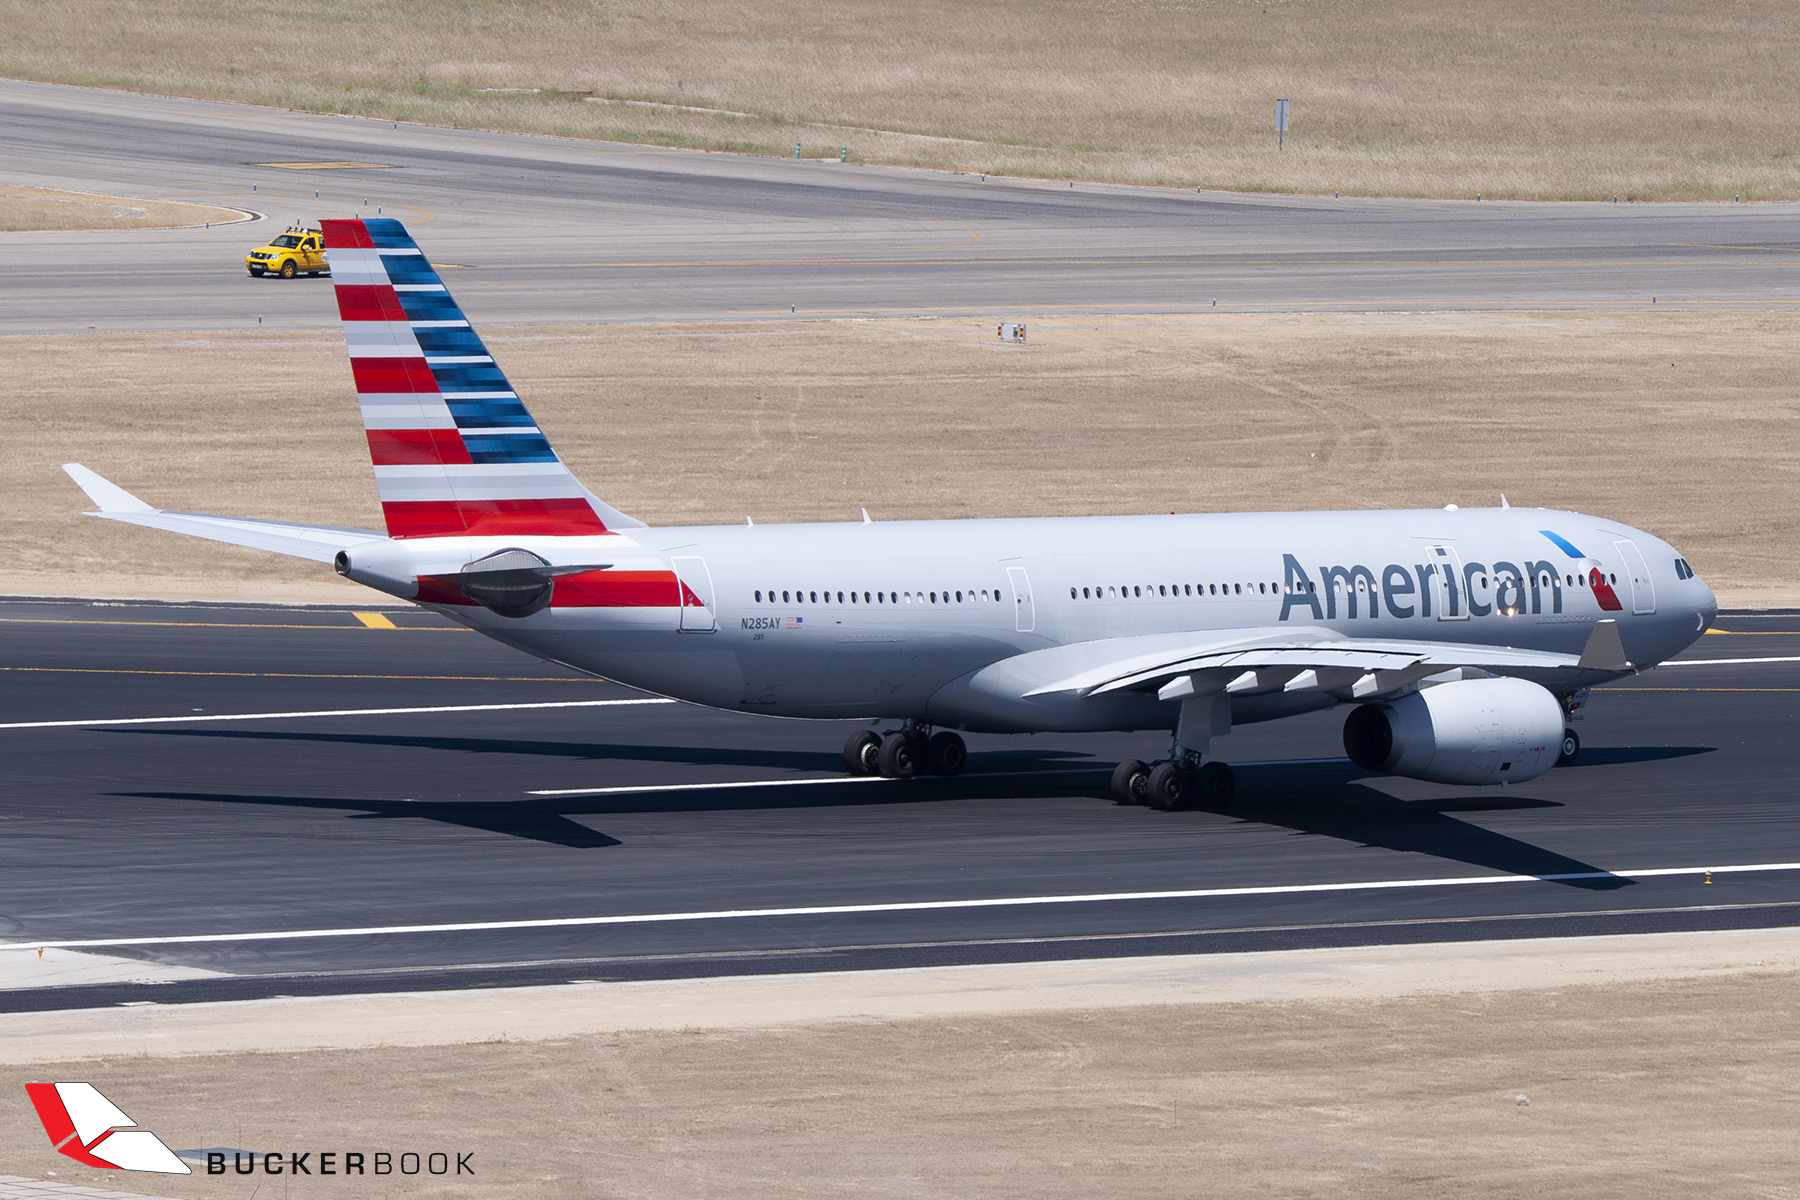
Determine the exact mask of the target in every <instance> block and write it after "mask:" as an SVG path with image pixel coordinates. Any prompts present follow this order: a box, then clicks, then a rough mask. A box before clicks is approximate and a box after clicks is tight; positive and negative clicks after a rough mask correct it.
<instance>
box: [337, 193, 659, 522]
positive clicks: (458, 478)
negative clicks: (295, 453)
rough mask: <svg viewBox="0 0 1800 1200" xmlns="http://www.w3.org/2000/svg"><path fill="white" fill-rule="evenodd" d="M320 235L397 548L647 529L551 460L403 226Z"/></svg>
mask: <svg viewBox="0 0 1800 1200" xmlns="http://www.w3.org/2000/svg"><path fill="white" fill-rule="evenodd" d="M321 224H322V225H323V227H324V231H325V246H326V248H327V249H328V250H329V251H330V252H331V276H332V281H333V283H335V284H336V286H337V301H338V312H339V314H340V315H341V316H342V317H343V319H344V340H345V342H346V343H347V345H348V348H349V351H350V369H351V371H352V372H353V373H354V374H355V376H356V394H357V398H358V399H359V400H360V401H361V402H362V416H363V429H364V430H365V431H366V432H367V434H368V437H369V457H370V458H371V459H373V460H374V463H375V482H376V485H377V486H378V488H379V489H380V493H381V508H382V511H383V513H384V514H385V515H386V517H387V528H388V533H389V534H390V535H391V536H393V537H446V536H451V535H459V534H473V535H497V536H505V535H512V534H533V533H535V534H556V535H580V534H599V533H605V532H607V528H608V524H609V523H610V524H611V525H612V527H613V528H621V527H637V526H641V524H642V523H641V522H639V521H634V520H632V519H631V518H629V517H626V516H625V515H624V514H623V513H620V512H617V511H616V510H614V509H612V508H609V507H608V506H606V505H604V504H602V503H601V502H600V501H599V500H598V499H597V498H596V497H595V496H594V494H593V493H592V492H589V491H588V490H587V489H586V488H584V487H583V486H582V485H581V483H580V481H579V480H577V479H576V478H575V476H574V475H572V474H570V473H569V469H568V468H567V467H565V466H564V465H563V463H562V460H561V459H559V458H557V457H556V452H555V451H554V450H552V449H551V448H550V443H549V441H548V440H546V439H545V437H544V435H543V433H542V432H540V431H539V429H538V427H537V423H536V422H535V421H533V420H532V419H531V414H530V413H528V412H526V411H525V406H524V405H523V404H521V403H520V402H519V396H518V393H517V392H515V391H513V389H512V385H511V384H509V383H507V381H506V376H505V375H503V374H501V373H500V368H499V367H498V366H496V365H495V363H494V358H493V356H492V355H491V354H489V353H488V351H487V347H486V346H484V345H482V343H481V338H480V337H478V336H477V335H476V333H475V330H474V329H473V328H471V327H470V325H469V322H468V320H467V318H465V317H464V316H463V314H462V310H461V309H459V308H457V306H456V301H454V300H452V299H451V298H450V291H449V289H448V288H446V287H445V286H444V283H443V281H442V280H441V279H439V278H438V275H437V272H436V271H434V270H433V269H432V266H431V264H430V263H429V262H427V261H426V259H425V255H424V254H423V253H422V252H421V251H420V250H419V247H418V246H417V244H415V243H414V242H413V240H412V237H411V236H410V235H408V233H407V232H406V227H405V226H403V225H402V224H401V223H400V222H398V221H395V220H391V219H375V220H340V221H324V222H321Z"/></svg>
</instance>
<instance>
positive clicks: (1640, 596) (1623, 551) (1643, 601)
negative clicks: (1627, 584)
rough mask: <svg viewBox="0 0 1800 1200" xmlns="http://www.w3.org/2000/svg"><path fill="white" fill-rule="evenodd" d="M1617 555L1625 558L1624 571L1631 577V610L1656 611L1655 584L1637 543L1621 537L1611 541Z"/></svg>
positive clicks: (1639, 611) (1641, 613)
mask: <svg viewBox="0 0 1800 1200" xmlns="http://www.w3.org/2000/svg"><path fill="white" fill-rule="evenodd" d="M1613 545H1614V547H1616V548H1617V549H1618V551H1619V557H1620V558H1622V559H1624V560H1625V573H1626V574H1627V575H1629V576H1630V577H1631V611H1632V612H1634V613H1637V614H1639V615H1640V616H1641V615H1644V614H1647V613H1653V612H1655V611H1656V585H1655V584H1654V583H1651V582H1650V568H1649V566H1648V565H1647V564H1645V562H1644V555H1643V553H1642V552H1641V551H1640V550H1638V548H1637V543H1636V542H1634V541H1632V540H1631V539H1629V538H1621V539H1620V540H1618V541H1616V542H1614V543H1613Z"/></svg>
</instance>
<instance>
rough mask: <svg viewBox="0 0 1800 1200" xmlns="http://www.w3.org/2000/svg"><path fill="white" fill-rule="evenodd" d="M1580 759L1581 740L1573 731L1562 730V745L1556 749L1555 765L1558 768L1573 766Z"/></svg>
mask: <svg viewBox="0 0 1800 1200" xmlns="http://www.w3.org/2000/svg"><path fill="white" fill-rule="evenodd" d="M1580 757H1581V738H1580V737H1579V736H1578V735H1577V734H1576V732H1575V731H1574V730H1573V729H1564V730H1563V740H1562V745H1561V747H1559V748H1558V751H1557V755H1556V765H1557V766H1559V767H1568V766H1573V765H1574V763H1575V760H1576V759H1577V758H1580Z"/></svg>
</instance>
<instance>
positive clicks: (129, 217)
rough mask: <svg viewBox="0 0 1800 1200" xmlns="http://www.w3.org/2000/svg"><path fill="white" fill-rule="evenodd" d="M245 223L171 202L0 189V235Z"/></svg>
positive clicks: (224, 211) (237, 215)
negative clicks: (49, 231) (208, 223)
mask: <svg viewBox="0 0 1800 1200" xmlns="http://www.w3.org/2000/svg"><path fill="white" fill-rule="evenodd" d="M246 220H249V218H248V217H247V216H245V215H244V214H243V213H241V212H238V211H237V210H236V209H231V208H214V207H212V206H211V205H208V204H185V203H182V202H180V201H174V200H134V199H131V198H128V197H125V196H102V195H98V194H96V193H93V192H58V191H53V190H51V189H49V188H33V187H17V186H14V185H11V184H0V232H3V233H23V232H42V231H47V230H68V229H169V228H175V227H178V226H182V225H203V224H205V223H207V222H209V221H210V222H211V223H213V224H214V225H228V224H232V223H235V222H237V221H246Z"/></svg>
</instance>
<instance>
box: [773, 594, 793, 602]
mask: <svg viewBox="0 0 1800 1200" xmlns="http://www.w3.org/2000/svg"><path fill="white" fill-rule="evenodd" d="M774 594H775V593H774V592H770V593H769V595H771V596H773V595H774ZM781 598H782V600H783V601H784V602H785V601H786V600H787V598H788V594H787V593H786V592H783V593H781Z"/></svg>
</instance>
